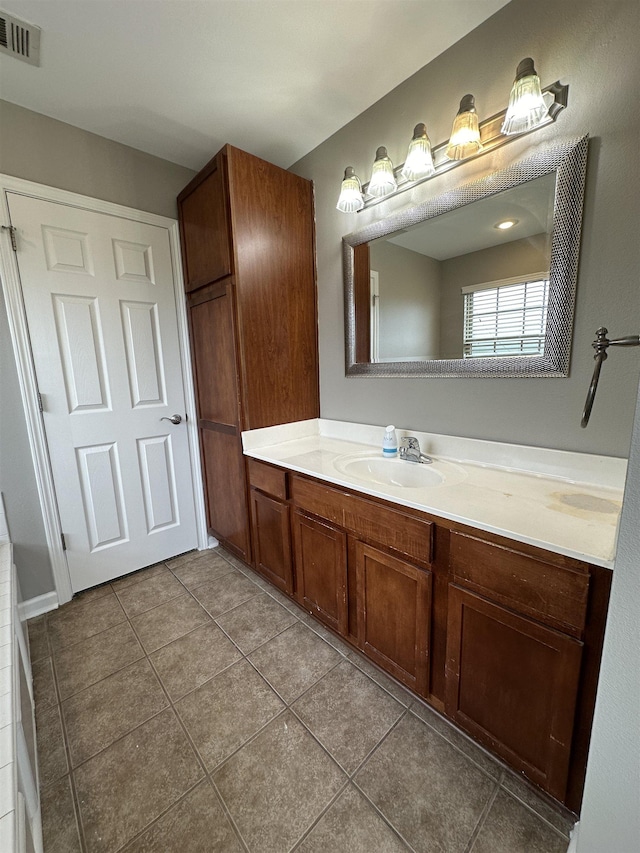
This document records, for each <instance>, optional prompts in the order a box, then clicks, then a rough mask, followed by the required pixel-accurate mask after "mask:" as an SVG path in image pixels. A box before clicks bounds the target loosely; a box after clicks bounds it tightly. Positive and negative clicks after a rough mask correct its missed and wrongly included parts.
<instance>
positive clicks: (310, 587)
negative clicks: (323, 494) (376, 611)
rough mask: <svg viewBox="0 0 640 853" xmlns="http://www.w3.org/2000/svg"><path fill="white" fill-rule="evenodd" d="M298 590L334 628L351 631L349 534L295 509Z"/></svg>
mask: <svg viewBox="0 0 640 853" xmlns="http://www.w3.org/2000/svg"><path fill="white" fill-rule="evenodd" d="M293 532H294V540H295V545H296V551H295V553H296V593H297V598H298V600H299V601H300V603H301V604H302V605H303V607H305V608H306V609H308V610H309V611H310V612H311V613H314V614H315V615H316V616H317V617H318V618H319V619H321V620H322V621H323V622H324V623H325V624H326V625H328V626H329V627H330V628H333V629H334V630H335V631H338V633H340V634H342V635H343V636H344V635H346V633H347V624H348V610H347V537H346V534H345V533H344V532H343V531H342V530H338V528H337V527H334V526H333V525H332V524H328V523H326V522H323V521H318V520H317V519H313V518H310V517H309V516H307V515H305V514H303V513H301V512H298V511H295V512H294V515H293Z"/></svg>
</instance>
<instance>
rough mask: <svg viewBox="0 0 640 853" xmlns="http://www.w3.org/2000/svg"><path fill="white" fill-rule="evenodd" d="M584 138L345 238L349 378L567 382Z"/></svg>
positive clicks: (538, 152) (549, 148)
mask: <svg viewBox="0 0 640 853" xmlns="http://www.w3.org/2000/svg"><path fill="white" fill-rule="evenodd" d="M587 147H588V137H586V136H585V137H583V138H581V139H578V140H571V141H569V142H564V143H559V144H556V145H550V146H546V147H544V148H541V149H536V151H535V153H533V154H531V155H530V156H528V157H526V158H524V159H523V160H520V161H518V162H516V163H513V164H511V165H510V166H509V167H508V168H506V169H503V170H501V171H499V172H494V173H492V174H491V175H488V176H487V177H484V178H481V179H479V180H476V181H473V182H471V183H468V184H465V185H462V186H460V187H457V188H456V189H453V190H450V191H449V192H446V193H444V194H442V195H440V196H437V197H434V198H432V199H429V200H428V201H425V202H424V203H422V204H420V205H418V206H416V207H414V208H411V209H409V210H402V211H399V212H398V213H394V214H392V215H390V216H388V217H387V218H385V219H382V220H379V221H377V222H374V223H371V224H370V225H368V226H366V227H365V228H363V229H362V230H360V231H357V232H355V233H353V234H349V235H347V236H346V237H344V238H343V257H344V279H345V329H346V372H347V375H348V376H398V377H403V376H404V377H411V376H441V377H445V376H467V377H484V376H492V377H512V376H533V377H542V376H566V375H567V372H568V368H569V356H570V349H571V333H572V327H573V311H574V302H575V288H576V277H577V266H578V255H579V247H580V230H581V223H582V199H583V193H584V181H585V171H586V158H587Z"/></svg>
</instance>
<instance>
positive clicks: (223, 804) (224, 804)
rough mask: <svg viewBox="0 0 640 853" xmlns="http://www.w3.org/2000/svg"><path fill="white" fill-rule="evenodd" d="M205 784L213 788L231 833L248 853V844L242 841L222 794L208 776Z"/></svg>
mask: <svg viewBox="0 0 640 853" xmlns="http://www.w3.org/2000/svg"><path fill="white" fill-rule="evenodd" d="M207 782H208V783H209V785H211V787H212V788H213V791H214V793H215V795H216V797H217V799H218V802H219V803H220V805H221V806H222V810H223V812H224V814H225V816H226V818H227V820H228V821H229V823H230V824H231V828H232V829H233V831H234V832H235V834H236V838H238V840H239V841H240V844H241V845H242V848H243V850H244V851H245V853H249V845H248V844H247V842H246V841H245V840H244V836H243V835H242V833H241V832H240V827H239V826H238V824H237V823H236V821H235V819H234V817H233V815H232V814H231V812H230V811H229V808H228V806H227V804H226V802H225V801H224V798H223V796H222V794H221V793H220V791H219V790H218V786H217V785H216V783H215V782H214V781H213V778H212V777H211V776H210V775H209V776H207Z"/></svg>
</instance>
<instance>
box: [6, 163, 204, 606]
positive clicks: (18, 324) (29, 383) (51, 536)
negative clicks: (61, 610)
mask: <svg viewBox="0 0 640 853" xmlns="http://www.w3.org/2000/svg"><path fill="white" fill-rule="evenodd" d="M8 192H12V193H18V194H20V195H24V196H28V197H30V198H34V199H38V200H41V201H51V202H56V203H58V204H64V205H67V206H70V207H76V208H80V209H83V210H87V211H90V212H92V213H106V214H108V215H111V216H118V217H120V218H121V219H130V220H133V221H134V222H141V223H143V224H145V225H155V226H158V227H160V228H165V229H166V230H167V232H168V236H169V246H170V251H171V265H172V268H173V287H174V296H175V306H176V319H177V327H178V346H179V349H180V368H181V373H182V381H183V384H184V391H185V405H186V407H187V411H190V412H192V415H191V416H190V417H188V418H187V423H186V427H187V439H188V443H189V457H190V461H191V476H192V482H193V500H194V507H195V513H196V532H197V541H198V549H199V550H204V549H205V548H208V532H207V522H206V514H205V506H204V490H203V484H202V471H201V468H200V451H199V441H198V421H197V417H196V402H195V391H194V385H193V375H192V372H191V354H190V350H189V333H188V325H187V309H186V302H185V298H184V281H183V277H182V259H181V253H180V239H179V231H178V222H177V220H175V219H170V218H169V217H166V216H160V215H159V214H156V213H147V212H146V211H142V210H136V209H135V208H132V207H125V206H123V205H120V204H115V203H114V202H110V201H103V200H102V199H97V198H91V197H90V196H84V195H79V194H78V193H73V192H69V191H68V190H61V189H57V188H56V187H49V186H45V185H43V184H38V183H34V182H33V181H27V180H24V179H23V178H15V177H12V176H11V175H4V174H0V196H1V200H0V226H2V230H1V231H0V278H1V279H2V288H3V291H4V297H5V301H6V305H7V315H8V319H9V331H10V336H11V344H12V346H13V353H14V356H15V360H16V367H17V369H18V382H19V385H20V394H21V397H22V405H23V407H24V413H25V418H26V422H27V434H28V439H29V447H30V449H31V459H32V461H33V467H34V472H35V477H36V486H37V489H38V496H39V499H40V508H41V510H42V520H43V522H44V529H45V535H46V538H47V546H48V550H49V559H50V561H51V569H52V571H53V581H54V584H55V589H56V593H57V597H58V604H64V603H65V602H66V601H70V600H71V598H72V596H73V592H72V589H71V578H70V575H69V566H68V563H67V558H66V553H65V550H64V548H63V545H62V533H61V531H62V528H61V525H60V518H59V515H58V507H57V501H56V492H55V485H54V481H53V475H52V471H51V460H50V458H49V451H48V447H47V439H46V433H45V429H44V420H43V418H42V414H41V412H40V407H39V403H38V383H37V380H36V372H35V367H34V363H33V355H32V351H31V342H30V338H29V328H28V325H27V316H26V312H25V307H24V301H23V298H22V286H21V283H20V271H19V267H18V258H17V255H16V253H15V252H14V251H13V249H12V245H11V232H10V231H9V230H8V229H9V226H10V225H11V219H10V215H9V202H8V199H7V193H8Z"/></svg>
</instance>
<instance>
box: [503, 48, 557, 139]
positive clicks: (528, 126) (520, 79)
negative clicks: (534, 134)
mask: <svg viewBox="0 0 640 853" xmlns="http://www.w3.org/2000/svg"><path fill="white" fill-rule="evenodd" d="M548 112H549V107H548V106H547V105H546V104H545V102H544V98H543V97H542V91H541V89H540V78H539V77H538V74H537V73H536V69H535V68H534V66H533V59H531V57H530V56H528V57H527V58H526V59H523V60H522V62H520V64H519V65H518V67H517V69H516V79H515V80H514V82H513V87H512V88H511V94H510V95H509V106H508V107H507V114H506V115H505V117H504V122H503V124H502V128H501V130H502V133H504V134H506V135H507V136H512V135H513V134H516V133H525V132H526V131H527V130H533V129H534V128H535V127H538V126H539V125H540V124H541V122H543V121H544V120H545V119H546V117H547V114H548Z"/></svg>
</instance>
